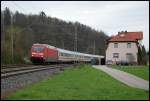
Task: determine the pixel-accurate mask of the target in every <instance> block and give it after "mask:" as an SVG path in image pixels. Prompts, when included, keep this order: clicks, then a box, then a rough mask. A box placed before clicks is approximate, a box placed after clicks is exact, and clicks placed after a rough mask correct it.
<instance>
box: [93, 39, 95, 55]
mask: <svg viewBox="0 0 150 101" xmlns="http://www.w3.org/2000/svg"><path fill="white" fill-rule="evenodd" d="M93 54H95V40H94V45H93Z"/></svg>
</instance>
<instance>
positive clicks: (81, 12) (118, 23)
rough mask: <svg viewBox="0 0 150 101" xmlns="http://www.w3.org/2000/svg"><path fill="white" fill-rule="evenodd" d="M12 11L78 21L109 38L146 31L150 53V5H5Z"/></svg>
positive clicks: (42, 3)
mask: <svg viewBox="0 0 150 101" xmlns="http://www.w3.org/2000/svg"><path fill="white" fill-rule="evenodd" d="M5 7H9V9H10V10H11V11H16V10H18V11H19V12H22V13H26V14H31V13H32V14H39V12H40V11H44V12H45V13H46V15H47V16H51V17H57V18H60V19H62V20H65V21H72V22H75V21H78V22H80V23H82V24H85V25H88V26H90V27H92V28H94V29H96V30H102V31H104V32H105V33H106V34H107V35H108V36H111V35H115V34H117V33H118V31H122V30H123V31H124V30H127V31H143V41H142V43H143V44H144V45H145V47H146V50H149V2H148V1H1V9H4V8H5Z"/></svg>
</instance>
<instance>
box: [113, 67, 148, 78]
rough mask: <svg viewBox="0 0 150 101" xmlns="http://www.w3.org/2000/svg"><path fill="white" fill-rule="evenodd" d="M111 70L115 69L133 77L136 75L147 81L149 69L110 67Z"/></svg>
mask: <svg viewBox="0 0 150 101" xmlns="http://www.w3.org/2000/svg"><path fill="white" fill-rule="evenodd" d="M111 67H112V68H116V69H119V70H122V71H125V72H128V73H131V74H133V75H136V76H138V77H140V78H143V79H145V80H149V67H148V66H117V65H111Z"/></svg>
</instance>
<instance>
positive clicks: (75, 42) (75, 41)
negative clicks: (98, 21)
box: [74, 23, 77, 63]
mask: <svg viewBox="0 0 150 101" xmlns="http://www.w3.org/2000/svg"><path fill="white" fill-rule="evenodd" d="M74 27H75V40H74V51H75V52H77V24H76V23H75V25H74ZM74 57H75V59H76V55H74ZM74 63H75V61H74Z"/></svg>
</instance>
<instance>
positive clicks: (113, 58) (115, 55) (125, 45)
mask: <svg viewBox="0 0 150 101" xmlns="http://www.w3.org/2000/svg"><path fill="white" fill-rule="evenodd" d="M142 39H143V32H127V31H121V32H118V34H117V35H115V36H111V37H110V38H109V39H108V40H107V44H108V47H107V49H106V58H105V59H106V64H116V63H135V64H137V63H138V47H141V42H142Z"/></svg>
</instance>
